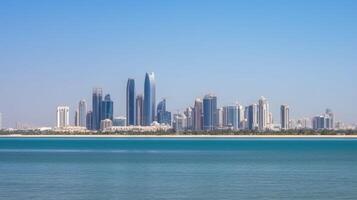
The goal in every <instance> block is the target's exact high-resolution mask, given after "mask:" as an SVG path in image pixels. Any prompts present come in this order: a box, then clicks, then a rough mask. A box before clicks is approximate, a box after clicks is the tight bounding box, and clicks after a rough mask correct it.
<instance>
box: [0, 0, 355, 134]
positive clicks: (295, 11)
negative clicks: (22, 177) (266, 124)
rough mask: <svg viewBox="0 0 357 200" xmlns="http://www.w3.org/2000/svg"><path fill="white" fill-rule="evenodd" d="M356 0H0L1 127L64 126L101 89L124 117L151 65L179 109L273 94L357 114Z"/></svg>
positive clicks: (296, 111) (315, 108)
mask: <svg viewBox="0 0 357 200" xmlns="http://www.w3.org/2000/svg"><path fill="white" fill-rule="evenodd" d="M356 10H357V2H356V1H353V0H350V1H348V0H341V1H337V0H335V1H328V0H324V1H323V0H312V1H311V0H301V1H287V0H272V1H264V0H252V1H244V2H243V1H224V0H223V1H199V0H195V1H185V0H178V1H174V0H170V1H165V0H162V1H159V0H154V1H84V0H83V1H80V0H78V1H65V0H61V1H45V0H43V1H40V0H34V1H25V0H24V1H19V0H8V1H1V2H0V93H1V100H0V112H2V113H3V121H4V125H5V126H7V127H9V126H14V124H15V123H16V122H21V123H27V124H32V125H35V126H46V125H48V126H50V125H54V123H55V110H56V107H57V106H58V105H62V104H65V105H69V106H70V107H71V115H72V117H73V112H74V110H75V107H76V106H77V104H78V101H79V100H80V99H86V100H87V101H88V102H90V101H91V99H90V98H91V90H92V87H94V86H100V87H103V89H104V92H105V93H110V94H111V95H112V98H113V100H114V101H115V115H124V114H125V112H124V111H125V87H126V86H125V84H126V80H127V78H129V77H132V78H135V79H136V81H137V86H138V87H137V90H138V93H140V92H142V88H143V82H144V76H145V72H147V71H154V72H155V74H156V79H157V98H158V99H160V98H161V97H166V98H167V101H168V108H169V109H170V110H171V111H174V112H175V111H176V110H178V109H180V110H181V109H184V108H185V107H187V106H188V105H191V104H193V101H194V99H195V98H196V97H201V96H203V95H204V94H206V93H209V92H211V93H215V94H217V95H218V97H219V99H218V100H219V104H220V105H221V106H223V105H226V104H231V103H233V102H236V101H239V102H241V103H242V104H244V105H245V104H251V103H254V102H256V101H257V100H258V98H259V97H260V96H265V97H266V98H268V100H269V101H270V104H271V107H272V111H273V113H274V116H275V121H276V122H278V121H279V118H278V116H279V115H278V114H279V106H280V104H284V103H286V104H289V105H290V107H291V112H292V117H293V118H300V117H305V116H306V117H309V116H313V115H317V114H320V113H321V112H323V111H324V109H325V108H327V107H329V108H331V109H333V111H334V112H335V113H336V116H337V118H338V120H342V121H345V122H350V123H352V122H357V108H356V106H355V102H356V100H357V92H356V86H357V79H356V74H357V56H356V52H357V51H356V50H357V37H356V35H357V12H356Z"/></svg>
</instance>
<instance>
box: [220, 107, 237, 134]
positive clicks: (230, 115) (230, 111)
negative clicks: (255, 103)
mask: <svg viewBox="0 0 357 200" xmlns="http://www.w3.org/2000/svg"><path fill="white" fill-rule="evenodd" d="M223 110H224V112H223V113H224V117H223V118H224V126H225V127H229V128H231V129H233V130H239V127H240V122H241V109H240V106H238V105H232V106H226V107H224V108H223Z"/></svg>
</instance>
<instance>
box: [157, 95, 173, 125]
mask: <svg viewBox="0 0 357 200" xmlns="http://www.w3.org/2000/svg"><path fill="white" fill-rule="evenodd" d="M157 122H158V123H159V124H166V125H171V112H169V111H167V110H166V99H163V100H161V101H160V102H159V103H158V104H157Z"/></svg>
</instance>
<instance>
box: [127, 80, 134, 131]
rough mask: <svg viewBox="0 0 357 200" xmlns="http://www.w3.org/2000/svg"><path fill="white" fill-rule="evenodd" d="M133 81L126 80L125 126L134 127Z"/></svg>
mask: <svg viewBox="0 0 357 200" xmlns="http://www.w3.org/2000/svg"><path fill="white" fill-rule="evenodd" d="M135 97H136V96H135V80H134V79H128V82H127V85H126V120H127V122H126V124H127V125H136V122H135V121H136V111H135V108H136V106H135Z"/></svg>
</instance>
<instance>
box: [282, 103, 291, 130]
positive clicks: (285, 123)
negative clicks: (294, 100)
mask: <svg viewBox="0 0 357 200" xmlns="http://www.w3.org/2000/svg"><path fill="white" fill-rule="evenodd" d="M289 121H290V109H289V106H288V105H282V106H281V107H280V122H281V129H282V130H288V129H289Z"/></svg>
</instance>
